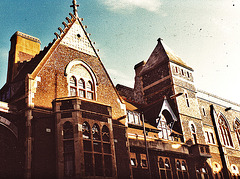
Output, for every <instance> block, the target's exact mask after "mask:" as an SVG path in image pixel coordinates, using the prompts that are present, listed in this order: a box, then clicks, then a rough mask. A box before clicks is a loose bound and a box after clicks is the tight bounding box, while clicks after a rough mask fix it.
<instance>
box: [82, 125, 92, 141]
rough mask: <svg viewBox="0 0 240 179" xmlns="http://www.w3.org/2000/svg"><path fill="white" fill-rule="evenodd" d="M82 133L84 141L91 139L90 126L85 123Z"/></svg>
mask: <svg viewBox="0 0 240 179" xmlns="http://www.w3.org/2000/svg"><path fill="white" fill-rule="evenodd" d="M82 132H83V138H84V139H91V132H90V125H89V124H88V123H87V122H84V123H83V125H82Z"/></svg>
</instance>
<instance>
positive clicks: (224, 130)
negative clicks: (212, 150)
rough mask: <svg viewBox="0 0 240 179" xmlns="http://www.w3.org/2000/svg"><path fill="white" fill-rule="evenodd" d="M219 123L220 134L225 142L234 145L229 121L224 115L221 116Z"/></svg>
mask: <svg viewBox="0 0 240 179" xmlns="http://www.w3.org/2000/svg"><path fill="white" fill-rule="evenodd" d="M218 125H219V130H220V135H221V137H222V141H223V144H224V145H226V146H230V147H233V142H232V138H231V134H230V130H229V127H228V125H227V122H226V120H225V119H224V118H223V116H220V117H219V119H218Z"/></svg>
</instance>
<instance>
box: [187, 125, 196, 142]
mask: <svg viewBox="0 0 240 179" xmlns="http://www.w3.org/2000/svg"><path fill="white" fill-rule="evenodd" d="M189 127H190V131H191V136H192V142H193V144H197V132H196V127H195V124H194V123H193V122H192V121H191V122H190V123H189Z"/></svg>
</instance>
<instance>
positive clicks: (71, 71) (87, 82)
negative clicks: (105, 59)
mask: <svg viewBox="0 0 240 179" xmlns="http://www.w3.org/2000/svg"><path fill="white" fill-rule="evenodd" d="M65 75H67V80H68V88H69V95H70V96H79V97H81V98H87V99H91V100H93V99H95V98H96V95H95V92H96V84H97V80H96V76H95V74H94V73H93V71H92V69H91V68H90V67H89V66H88V65H87V64H86V63H85V62H83V61H80V60H73V61H72V62H70V63H69V64H68V65H67V67H66V70H65Z"/></svg>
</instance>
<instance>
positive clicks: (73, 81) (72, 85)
mask: <svg viewBox="0 0 240 179" xmlns="http://www.w3.org/2000/svg"><path fill="white" fill-rule="evenodd" d="M70 95H71V96H76V95H77V80H76V78H75V77H74V76H71V77H70Z"/></svg>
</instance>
